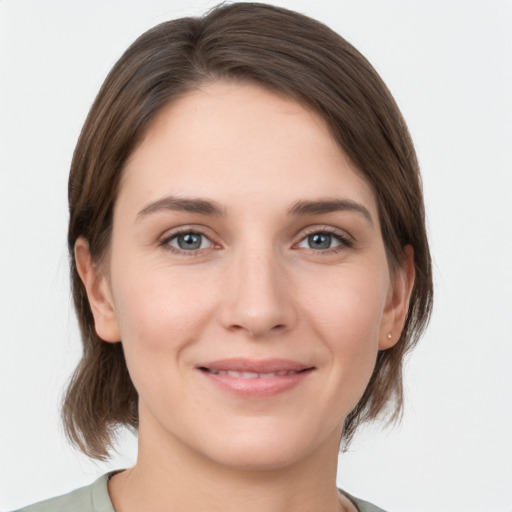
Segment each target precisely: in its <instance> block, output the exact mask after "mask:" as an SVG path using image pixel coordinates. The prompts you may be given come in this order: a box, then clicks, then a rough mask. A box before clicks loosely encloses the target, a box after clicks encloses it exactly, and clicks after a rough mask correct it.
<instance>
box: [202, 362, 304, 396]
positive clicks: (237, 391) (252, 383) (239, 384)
mask: <svg viewBox="0 0 512 512" xmlns="http://www.w3.org/2000/svg"><path fill="white" fill-rule="evenodd" d="M200 371H201V373H202V374H203V375H204V376H205V377H207V378H208V380H210V381H211V382H213V383H214V384H215V385H217V386H218V387H219V388H221V389H222V390H224V391H227V392H229V393H231V394H234V395H237V396H240V397H245V398H270V397H272V396H276V395H280V394H281V393H284V392H285V391H289V390H291V389H293V388H295V387H297V386H298V385H299V384H301V382H302V381H303V380H304V379H306V378H307V377H308V376H309V375H311V373H312V372H313V369H311V370H304V371H302V372H299V373H293V374H291V375H282V376H275V377H257V378H253V379H245V378H243V377H234V376H232V375H219V374H216V373H210V372H207V371H203V370H200Z"/></svg>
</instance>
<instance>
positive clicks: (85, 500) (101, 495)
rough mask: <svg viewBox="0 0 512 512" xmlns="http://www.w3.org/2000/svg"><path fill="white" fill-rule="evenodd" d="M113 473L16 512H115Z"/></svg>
mask: <svg viewBox="0 0 512 512" xmlns="http://www.w3.org/2000/svg"><path fill="white" fill-rule="evenodd" d="M114 473H115V471H114V472H112V473H107V474H106V475H103V476H101V477H100V478H98V480H96V481H95V482H93V483H92V484H91V485H87V486H86V487H80V489H76V490H75V491H72V492H70V493H68V494H64V495H63V496H58V497H57V498H51V499H49V500H45V501H41V502H39V503H35V504H34V505H29V506H28V507H25V508H22V509H20V510H18V511H16V512H115V510H114V507H113V506H112V502H111V501H110V496H109V495H108V490H107V482H108V480H109V478H110V476H111V475H113V474H114ZM344 494H345V495H346V496H347V497H348V498H349V499H350V500H351V501H352V502H353V503H354V505H355V506H356V507H357V509H358V510H359V512H384V510H382V509H381V508H379V507H376V506H375V505H372V504H371V503H368V502H367V501H363V500H360V499H358V498H354V497H353V496H350V495H348V494H347V493H344Z"/></svg>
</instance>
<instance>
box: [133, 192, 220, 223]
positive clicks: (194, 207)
mask: <svg viewBox="0 0 512 512" xmlns="http://www.w3.org/2000/svg"><path fill="white" fill-rule="evenodd" d="M167 210H170V211H175V212H192V213H199V214H202V215H219V216H220V215H224V211H223V210H222V209H221V208H220V207H219V206H217V205H216V204H215V203H213V202H212V201H207V200H206V199H195V198H190V199H185V198H181V197H175V196H169V197H164V198H163V199H159V200H158V201H154V202H153V203H149V204H148V205H147V206H145V207H144V208H143V209H142V210H141V211H140V212H139V213H138V214H137V219H140V218H142V217H146V216H147V215H150V214H151V213H156V212H161V211H167Z"/></svg>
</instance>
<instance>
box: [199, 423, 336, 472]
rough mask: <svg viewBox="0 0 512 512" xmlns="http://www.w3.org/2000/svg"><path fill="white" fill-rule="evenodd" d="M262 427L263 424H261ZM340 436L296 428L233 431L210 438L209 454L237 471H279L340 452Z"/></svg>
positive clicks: (253, 428) (223, 464) (220, 463)
mask: <svg viewBox="0 0 512 512" xmlns="http://www.w3.org/2000/svg"><path fill="white" fill-rule="evenodd" d="M260 427H261V425H260ZM340 435H341V428H339V433H338V432H337V431H336V432H333V433H332V434H331V435H328V434H327V435H324V436H321V437H320V438H319V436H318V435H317V436H315V435H312V432H311V431H309V432H308V431H307V429H305V430H301V429H297V430H296V431H294V429H293V428H287V429H283V428H280V429H277V428H276V427H271V426H267V428H266V429H265V428H256V426H255V425H253V426H252V428H251V429H250V430H243V431H238V432H234V433H233V432H232V433H230V434H229V435H224V436H222V437H220V438H219V439H211V440H210V442H209V445H208V447H207V448H208V449H207V453H208V455H207V456H208V458H210V460H211V461H213V462H215V463H217V464H219V465H221V466H224V467H228V468H231V469H234V470H243V471H278V470H281V469H285V468H289V467H290V466H294V465H296V464H300V462H301V461H304V460H307V459H309V458H310V457H312V456H314V454H315V453H316V452H319V451H322V450H324V449H325V448H327V449H328V450H329V451H332V452H333V453H336V456H337V453H338V445H339V437H340Z"/></svg>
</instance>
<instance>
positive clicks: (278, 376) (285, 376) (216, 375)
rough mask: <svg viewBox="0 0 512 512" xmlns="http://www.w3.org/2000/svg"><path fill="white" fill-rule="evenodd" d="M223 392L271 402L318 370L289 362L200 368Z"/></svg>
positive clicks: (234, 362)
mask: <svg viewBox="0 0 512 512" xmlns="http://www.w3.org/2000/svg"><path fill="white" fill-rule="evenodd" d="M196 368H197V369H198V370H200V371H201V372H202V373H203V375H204V376H205V377H207V378H208V380H209V381H210V382H212V383H213V384H215V385H216V386H217V387H220V389H221V390H223V391H227V392H229V393H230V394H235V395H238V396H241V397H246V398H250V397H253V398H269V397H271V396H274V395H278V394H280V393H284V392H285V391H288V390H290V389H292V388H294V387H295V386H298V385H299V384H300V383H301V382H302V381H303V380H304V379H305V378H306V376H307V375H309V374H311V373H312V371H313V370H314V367H313V366H308V365H306V364H303V363H301V362H298V361H293V360H288V359H266V360H252V359H243V358H235V359H223V360H217V361H211V362H206V363H204V364H199V365H197V367H196Z"/></svg>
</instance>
